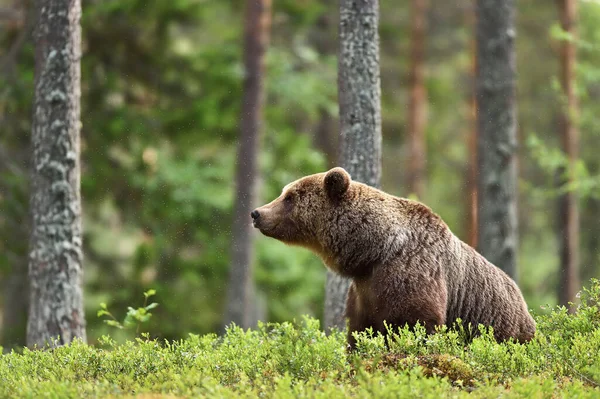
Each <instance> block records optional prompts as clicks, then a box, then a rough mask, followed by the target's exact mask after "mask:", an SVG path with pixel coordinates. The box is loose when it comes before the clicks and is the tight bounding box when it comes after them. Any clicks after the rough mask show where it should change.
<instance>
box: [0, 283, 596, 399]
mask: <svg viewBox="0 0 600 399" xmlns="http://www.w3.org/2000/svg"><path fill="white" fill-rule="evenodd" d="M580 299H581V304H580V305H579V306H578V309H577V312H576V313H575V314H570V313H568V312H567V310H566V309H565V308H562V307H557V308H555V309H551V310H547V311H546V313H545V314H541V315H537V316H536V321H537V326H538V332H537V334H536V337H535V339H534V340H533V341H531V342H530V343H528V344H525V345H521V344H518V343H514V342H506V343H501V344H499V343H496V342H495V341H494V339H493V333H492V332H491V331H489V330H486V329H483V328H482V329H481V331H482V334H481V336H479V337H478V338H475V339H474V340H473V341H472V342H470V343H467V342H466V341H465V340H464V339H463V336H462V335H463V334H461V332H460V331H455V330H447V329H443V330H442V331H440V332H439V333H437V334H434V335H426V334H425V331H424V329H423V328H419V327H417V328H415V329H412V330H409V329H408V328H404V329H400V330H398V331H396V332H394V334H392V335H391V336H390V337H389V339H387V342H386V338H384V337H382V336H381V335H375V334H373V333H372V332H370V331H366V332H363V333H361V334H359V335H358V337H357V338H358V343H357V350H356V352H355V353H353V354H351V355H348V354H347V353H346V349H345V341H346V340H345V336H344V334H343V333H342V332H339V331H334V332H333V333H332V334H330V335H326V334H324V333H323V332H322V331H321V330H320V326H319V322H318V321H317V320H314V319H311V318H304V319H303V320H302V321H301V322H300V323H280V324H260V325H259V327H258V328H257V329H253V330H243V329H241V328H238V327H236V326H232V327H230V328H228V329H227V331H226V333H225V334H224V335H223V336H217V335H214V334H209V335H203V336H199V335H190V336H189V337H188V338H187V339H184V340H180V341H174V342H160V341H158V340H153V339H150V338H149V337H148V336H147V335H143V336H141V337H140V338H137V339H135V340H132V341H128V342H126V343H124V344H118V343H117V342H116V341H114V340H113V339H112V338H110V337H108V336H106V337H103V339H102V340H101V342H100V344H99V345H98V346H97V347H94V346H89V345H85V344H82V343H80V342H75V343H73V344H71V345H70V346H66V347H59V348H56V349H48V350H36V351H31V350H28V349H24V350H23V352H22V353H17V352H13V353H10V354H6V355H2V356H0V397H2V398H5V397H6V398H11V397H36V398H37V397H51V398H71V397H72V398H80V397H114V396H121V395H125V396H138V395H139V396H141V397H152V398H155V397H161V396H166V397H171V398H173V397H277V398H295V397H311V398H312V397H316V398H345V397H348V396H354V397H390V398H391V397H393V398H396V397H406V396H409V395H410V396H411V397H415V396H416V397H432V398H438V397H473V398H490V397H519V398H546V397H581V398H598V397H600V387H599V386H600V310H599V307H598V303H600V282H598V281H596V280H594V281H592V285H591V288H589V289H587V290H584V291H583V292H582V295H581V298H580Z"/></svg>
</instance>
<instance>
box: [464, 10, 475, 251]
mask: <svg viewBox="0 0 600 399" xmlns="http://www.w3.org/2000/svg"><path fill="white" fill-rule="evenodd" d="M466 19H467V24H468V26H469V28H470V30H471V31H472V33H473V37H472V39H471V40H470V41H469V49H470V53H471V68H470V70H469V74H470V78H471V79H470V81H471V82H472V84H471V85H470V86H469V94H468V99H469V115H468V121H469V126H468V131H467V135H468V136H467V150H468V153H469V160H468V165H467V173H466V187H467V188H468V190H469V192H468V194H467V195H468V198H467V209H466V212H467V239H468V241H467V242H468V243H469V245H470V246H472V247H473V248H477V96H476V90H475V85H474V84H473V83H474V82H475V81H476V79H477V40H476V39H475V38H476V36H477V27H476V23H475V21H476V19H475V9H474V8H472V7H468V9H467V18H466Z"/></svg>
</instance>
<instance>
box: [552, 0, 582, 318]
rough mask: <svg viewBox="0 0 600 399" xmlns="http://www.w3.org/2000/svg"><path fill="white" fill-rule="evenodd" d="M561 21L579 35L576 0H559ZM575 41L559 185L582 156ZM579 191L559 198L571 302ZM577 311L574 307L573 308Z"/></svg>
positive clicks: (566, 47) (564, 289)
mask: <svg viewBox="0 0 600 399" xmlns="http://www.w3.org/2000/svg"><path fill="white" fill-rule="evenodd" d="M557 3H558V7H559V12H560V24H561V27H562V29H563V31H565V32H567V33H569V34H570V35H572V36H573V37H575V35H576V18H577V1H575V0H557ZM575 62H576V45H575V42H574V41H571V40H563V42H562V45H561V48H560V82H561V86H562V89H563V98H564V101H565V104H564V106H563V112H562V113H561V115H560V136H561V143H562V149H563V151H564V153H565V154H566V157H567V162H568V164H567V165H566V167H565V168H561V169H560V170H559V171H558V173H559V185H560V187H563V188H564V187H565V186H567V187H568V185H570V184H572V183H573V182H574V181H575V164H576V162H577V159H578V157H579V131H578V129H577V115H578V111H579V107H578V102H577V96H576V94H575V78H576V76H575ZM577 201H578V199H577V193H576V192H574V191H572V190H568V191H566V192H565V193H564V194H561V195H560V197H559V199H558V218H559V219H558V240H559V243H560V244H559V245H560V277H559V284H558V302H559V304H561V305H564V306H568V305H569V302H573V301H575V295H576V294H577V290H578V289H579V206H578V202H577ZM570 310H571V311H574V309H572V308H571V309H570Z"/></svg>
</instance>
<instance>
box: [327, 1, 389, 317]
mask: <svg viewBox="0 0 600 399" xmlns="http://www.w3.org/2000/svg"><path fill="white" fill-rule="evenodd" d="M378 25H379V1H378V0H341V1H340V28H339V29H340V30H339V38H340V48H339V58H338V98H339V103H340V133H341V134H340V162H341V165H342V166H343V167H344V168H345V169H346V170H347V171H348V172H349V173H350V175H351V176H352V178H353V179H354V180H357V181H361V182H363V183H366V184H368V185H370V186H373V187H379V185H380V181H381V104H380V101H381V88H380V81H379V33H378ZM348 286H349V281H348V280H347V279H344V278H341V277H339V276H336V275H334V274H333V273H331V272H328V274H327V286H326V291H325V328H326V329H328V328H330V327H334V326H335V327H338V328H345V320H344V308H345V298H346V294H347V292H348Z"/></svg>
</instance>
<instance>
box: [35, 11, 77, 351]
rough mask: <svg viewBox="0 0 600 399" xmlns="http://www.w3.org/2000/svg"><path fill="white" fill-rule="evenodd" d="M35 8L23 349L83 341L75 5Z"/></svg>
mask: <svg viewBox="0 0 600 399" xmlns="http://www.w3.org/2000/svg"><path fill="white" fill-rule="evenodd" d="M35 7H36V10H35V12H36V17H37V22H36V29H35V36H34V37H35V79H36V80H35V94H34V114H33V127H32V148H33V170H32V175H31V215H32V219H31V220H32V224H31V240H30V248H29V281H30V303H29V318H28V323H27V345H28V346H30V347H33V346H36V345H37V346H38V347H42V346H44V345H45V344H46V343H49V344H50V345H52V346H54V345H55V344H58V345H62V344H66V343H69V342H71V341H72V340H73V339H75V338H80V339H82V340H84V341H85V340H86V334H85V317H84V312H83V292H82V274H83V264H82V263H83V254H82V249H81V248H82V234H81V196H80V192H79V190H80V168H79V131H80V128H81V126H80V125H81V122H80V105H79V101H80V96H81V93H80V58H81V27H80V24H79V20H80V17H81V3H80V0H53V1H49V0H43V1H42V0H40V1H38V2H37V3H36V5H35ZM53 340H55V341H53Z"/></svg>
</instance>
